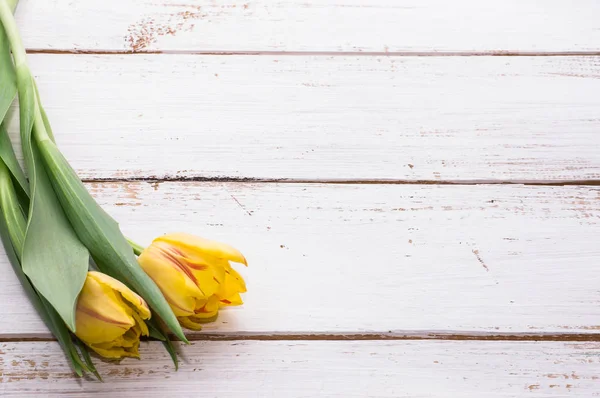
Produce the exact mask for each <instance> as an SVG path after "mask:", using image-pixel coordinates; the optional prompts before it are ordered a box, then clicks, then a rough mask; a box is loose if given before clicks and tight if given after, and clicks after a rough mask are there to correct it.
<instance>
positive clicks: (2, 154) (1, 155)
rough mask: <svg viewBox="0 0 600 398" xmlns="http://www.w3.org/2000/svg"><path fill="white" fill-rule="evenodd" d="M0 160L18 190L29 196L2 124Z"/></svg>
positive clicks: (25, 181)
mask: <svg viewBox="0 0 600 398" xmlns="http://www.w3.org/2000/svg"><path fill="white" fill-rule="evenodd" d="M0 159H2V161H3V162H4V164H5V165H6V167H8V169H9V170H10V173H11V174H12V177H13V178H14V180H15V181H16V182H17V183H18V187H19V189H20V190H21V191H22V192H23V193H24V194H25V195H27V196H29V183H28V182H27V178H26V177H25V173H23V170H22V169H21V166H20V165H19V161H18V160H17V156H16V155H15V151H14V149H13V146H12V142H11V141H10V138H9V136H8V132H7V131H6V128H5V126H4V123H2V124H0Z"/></svg>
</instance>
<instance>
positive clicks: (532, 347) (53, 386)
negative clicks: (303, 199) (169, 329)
mask: <svg viewBox="0 0 600 398" xmlns="http://www.w3.org/2000/svg"><path fill="white" fill-rule="evenodd" d="M180 349H181V352H182V353H183V355H184V358H185V360H184V363H183V364H182V366H181V368H180V370H179V371H178V372H175V371H174V370H173V366H172V364H171V363H170V359H169V358H168V357H167V355H166V353H165V352H164V350H163V348H162V346H161V345H160V344H158V343H149V344H144V345H143V347H142V349H141V355H142V360H141V361H137V360H133V359H126V360H124V361H123V362H122V363H121V365H116V364H109V363H104V362H100V361H96V362H98V365H99V366H98V367H99V371H100V373H101V374H103V375H104V376H105V379H106V380H107V382H106V383H99V382H94V381H91V380H90V381H78V380H76V379H75V378H74V377H73V376H72V374H71V372H70V370H69V367H68V365H67V363H66V360H65V359H64V357H63V355H62V352H61V351H60V348H59V346H58V344H57V343H43V342H38V343H3V344H0V350H1V352H2V356H1V357H0V393H2V396H3V397H17V396H19V397H21V396H22V397H37V396H44V397H63V396H65V395H83V394H85V395H86V396H111V395H118V396H119V397H139V396H140V393H142V392H143V395H144V396H147V397H161V398H162V397H165V396H173V394H174V392H175V391H176V396H177V397H197V396H199V393H200V392H201V395H202V396H206V397H244V398H246V397H282V396H285V397H314V396H340V397H456V396H460V397H476V398H481V397H492V396H493V397H500V396H502V397H508V396H511V397H516V396H527V397H571V396H579V397H595V396H599V395H600V394H599V393H598V384H599V383H600V379H599V376H598V375H600V360H599V359H598V358H599V356H600V345H598V344H597V343H534V342H527V343H518V342H433V341H428V342H373V341H365V342H340V341H335V342H295V341H287V342H286V341H277V342H196V343H193V344H192V345H191V346H180Z"/></svg>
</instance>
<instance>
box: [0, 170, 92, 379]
mask: <svg viewBox="0 0 600 398" xmlns="http://www.w3.org/2000/svg"><path fill="white" fill-rule="evenodd" d="M11 197H12V199H11ZM15 197H16V193H15V191H14V187H13V185H12V181H11V179H10V176H9V175H8V169H7V168H6V167H5V166H4V164H2V163H1V162H0V204H1V208H2V217H0V239H1V240H2V245H3V246H4V251H5V253H6V256H7V257H8V260H9V262H10V264H11V266H12V268H13V270H14V272H15V275H17V278H18V279H19V282H21V286H23V290H25V294H26V295H27V298H28V299H29V301H30V302H31V304H33V307H34V308H35V309H36V310H37V312H38V314H39V315H40V317H41V318H42V320H43V321H44V323H45V324H46V326H47V327H48V329H50V331H51V332H52V334H53V335H54V336H55V337H56V338H57V339H58V341H59V343H60V345H61V346H62V347H63V350H64V352H65V354H66V355H67V358H68V359H69V361H70V362H71V366H72V367H73V370H75V372H76V373H77V374H79V375H81V372H82V367H81V359H80V358H79V356H73V347H72V345H73V343H72V341H71V338H70V335H69V331H68V329H67V326H66V325H65V323H64V322H63V321H62V319H61V318H60V317H59V316H58V314H57V313H56V311H55V310H54V309H53V308H52V307H51V306H50V305H49V304H48V303H47V302H46V301H45V300H44V298H43V297H41V296H40V295H39V294H38V292H36V291H35V289H34V287H33V285H32V284H31V281H30V280H29V279H28V278H27V275H25V273H24V272H23V270H22V269H21V263H20V262H19V257H20V254H21V253H20V252H19V251H17V250H20V249H17V248H16V247H15V245H14V241H12V240H11V238H10V235H11V234H10V233H9V227H8V224H7V221H8V220H9V219H14V218H16V217H19V216H20V217H23V215H22V214H21V213H20V212H21V209H20V208H19V207H18V206H17V205H16V204H15V200H14V198H15ZM7 199H8V200H7ZM22 223H23V224H24V223H25V220H24V219H23V220H22ZM17 224H19V223H17ZM19 230H21V228H18V229H17V230H16V232H17V233H18V232H19ZM21 233H24V230H21ZM23 239H24V236H22V237H20V238H17V241H23Z"/></svg>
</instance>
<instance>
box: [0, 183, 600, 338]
mask: <svg viewBox="0 0 600 398" xmlns="http://www.w3.org/2000/svg"><path fill="white" fill-rule="evenodd" d="M88 186H89V188H90V189H91V192H92V193H93V194H94V195H95V196H96V197H97V198H98V200H99V202H100V203H101V204H102V205H103V206H104V207H105V208H106V209H107V211H108V212H109V213H110V214H112V215H113V216H114V217H115V218H116V219H117V220H119V221H120V222H121V224H122V228H123V230H124V232H125V233H126V235H127V236H129V237H131V238H133V239H136V240H138V241H139V242H140V243H142V244H147V243H149V242H150V241H151V239H153V237H155V236H157V235H159V234H162V233H167V232H174V231H188V232H190V233H196V234H199V235H203V236H207V237H210V238H213V239H217V240H221V241H225V242H229V243H230V244H232V245H234V246H235V247H237V248H239V249H240V250H241V251H242V252H243V253H244V254H245V255H246V257H247V258H248V260H249V263H250V267H249V268H248V269H244V270H242V271H244V274H245V275H246V277H247V279H248V286H249V292H248V293H247V294H246V295H245V305H244V306H243V307H236V308H232V309H230V310H227V311H223V313H222V315H221V317H220V318H219V319H218V321H217V322H215V323H214V324H211V325H209V326H207V327H206V328H205V332H208V333H218V334H229V335H256V334H260V335H271V334H273V335H278V334H279V335H288V334H295V335H306V334H315V333H316V334H338V335H353V334H363V333H366V334H377V335H384V336H398V335H404V334H405V333H407V332H409V333H417V332H422V333H423V334H427V333H430V332H435V331H444V332H449V333H452V332H454V331H456V332H457V333H458V332H460V333H480V332H481V333H484V334H496V333H501V332H505V333H512V334H518V333H529V334H536V333H598V331H599V330H600V324H599V323H598V319H600V305H598V304H599V299H600V297H599V296H598V286H600V273H598V261H597V259H598V258H599V256H600V246H599V245H598V244H597V243H598V236H600V221H599V220H600V200H599V199H600V187H575V186H569V187H532V186H499V185H489V186H483V185H482V186H432V185H363V184H354V185H336V184H326V185H320V184H256V183H192V182H190V183H160V184H158V183H155V184H151V183H145V182H131V183H116V182H110V183H108V182H105V183H93V184H89V185H88ZM0 258H1V259H2V260H1V261H2V262H1V272H0V302H2V303H3V304H2V313H3V317H2V319H1V320H0V336H1V337H4V338H23V337H49V335H48V333H47V331H46V329H45V328H44V326H43V325H42V324H41V322H40V321H39V320H38V318H37V316H36V315H35V314H34V311H33V310H32V309H31V307H30V306H29V305H28V303H27V301H26V299H25V297H24V295H23V294H22V293H21V290H20V289H21V288H20V286H19V284H18V282H17V281H16V278H15V277H14V276H13V274H12V271H11V270H10V267H9V265H8V264H7V263H6V260H5V258H4V256H0Z"/></svg>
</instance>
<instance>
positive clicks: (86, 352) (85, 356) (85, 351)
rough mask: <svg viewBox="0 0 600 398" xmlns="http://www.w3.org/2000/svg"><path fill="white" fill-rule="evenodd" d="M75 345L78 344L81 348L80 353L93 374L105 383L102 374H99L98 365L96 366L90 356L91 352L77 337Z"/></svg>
mask: <svg viewBox="0 0 600 398" xmlns="http://www.w3.org/2000/svg"><path fill="white" fill-rule="evenodd" d="M75 344H77V346H78V347H79V351H81V356H82V357H83V360H84V361H85V364H86V366H87V368H88V370H89V371H90V372H92V373H93V374H94V376H96V378H97V379H98V380H100V381H103V380H102V376H100V373H98V370H96V365H94V362H92V357H91V356H90V351H89V350H88V348H87V346H86V345H85V344H84V343H83V342H82V341H81V340H79V339H78V338H77V337H75Z"/></svg>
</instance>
